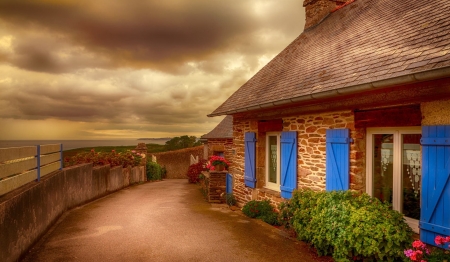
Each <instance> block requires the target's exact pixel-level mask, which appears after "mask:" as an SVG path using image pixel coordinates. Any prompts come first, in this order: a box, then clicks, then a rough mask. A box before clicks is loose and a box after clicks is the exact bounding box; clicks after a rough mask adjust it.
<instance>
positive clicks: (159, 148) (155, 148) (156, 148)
mask: <svg viewBox="0 0 450 262" xmlns="http://www.w3.org/2000/svg"><path fill="white" fill-rule="evenodd" d="M146 145H147V152H148V153H158V152H164V151H166V150H165V147H164V145H158V144H146ZM135 148H136V145H132V146H99V147H83V148H75V149H70V150H66V151H64V152H63V157H64V158H66V157H72V156H74V155H76V154H78V153H83V152H89V151H91V150H92V149H94V150H95V152H111V151H112V150H115V151H116V152H117V153H122V152H126V151H127V150H134V149H135Z"/></svg>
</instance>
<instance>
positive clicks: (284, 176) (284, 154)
mask: <svg viewBox="0 0 450 262" xmlns="http://www.w3.org/2000/svg"><path fill="white" fill-rule="evenodd" d="M280 142H281V181H280V186H281V187H280V189H281V197H283V198H287V199H290V198H291V197H292V191H294V189H296V188H297V132H281V140H280Z"/></svg>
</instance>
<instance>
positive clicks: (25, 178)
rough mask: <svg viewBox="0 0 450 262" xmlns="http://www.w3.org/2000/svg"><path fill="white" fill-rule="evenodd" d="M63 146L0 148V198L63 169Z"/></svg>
mask: <svg viewBox="0 0 450 262" xmlns="http://www.w3.org/2000/svg"><path fill="white" fill-rule="evenodd" d="M62 152H63V145H62V144H53V145H37V146H29V147H12V148H0V196H1V195H4V194H6V193H8V192H10V191H12V190H14V189H16V188H18V187H20V186H22V185H25V184H26V183H29V182H31V181H34V180H36V181H40V179H41V177H43V176H45V175H47V174H50V173H51V172H53V171H56V170H59V169H62V168H63V157H62Z"/></svg>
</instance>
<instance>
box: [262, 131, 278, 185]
mask: <svg viewBox="0 0 450 262" xmlns="http://www.w3.org/2000/svg"><path fill="white" fill-rule="evenodd" d="M269 136H276V137H277V183H272V182H269V159H270V157H269V154H270V148H269ZM280 140H281V132H267V133H266V185H265V187H266V188H268V189H271V190H275V191H278V192H281V189H280V180H281V169H280V163H281V159H280V157H281V142H280Z"/></svg>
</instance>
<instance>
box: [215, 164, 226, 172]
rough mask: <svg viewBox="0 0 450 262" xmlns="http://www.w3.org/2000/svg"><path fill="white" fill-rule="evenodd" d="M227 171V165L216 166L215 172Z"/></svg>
mask: <svg viewBox="0 0 450 262" xmlns="http://www.w3.org/2000/svg"><path fill="white" fill-rule="evenodd" d="M224 170H225V165H215V166H214V171H224Z"/></svg>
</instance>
